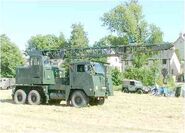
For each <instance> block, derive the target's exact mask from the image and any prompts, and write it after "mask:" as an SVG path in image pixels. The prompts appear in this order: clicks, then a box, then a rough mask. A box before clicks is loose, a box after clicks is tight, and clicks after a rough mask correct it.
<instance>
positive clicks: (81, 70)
mask: <svg viewBox="0 0 185 133" xmlns="http://www.w3.org/2000/svg"><path fill="white" fill-rule="evenodd" d="M77 72H85V65H77Z"/></svg>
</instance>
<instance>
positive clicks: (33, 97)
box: [28, 90, 41, 105]
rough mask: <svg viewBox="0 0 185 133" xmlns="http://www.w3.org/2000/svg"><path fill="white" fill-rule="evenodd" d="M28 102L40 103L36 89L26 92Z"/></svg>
mask: <svg viewBox="0 0 185 133" xmlns="http://www.w3.org/2000/svg"><path fill="white" fill-rule="evenodd" d="M28 103H29V104H31V105H39V104H41V95H40V93H39V92H38V91H37V90H31V91H30V92H29V94H28Z"/></svg>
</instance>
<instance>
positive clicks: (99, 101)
mask: <svg viewBox="0 0 185 133" xmlns="http://www.w3.org/2000/svg"><path fill="white" fill-rule="evenodd" d="M104 102H105V98H104V97H102V98H100V99H98V105H103V104H104Z"/></svg>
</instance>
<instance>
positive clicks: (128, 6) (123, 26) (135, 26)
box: [101, 0, 163, 44]
mask: <svg viewBox="0 0 185 133" xmlns="http://www.w3.org/2000/svg"><path fill="white" fill-rule="evenodd" d="M101 19H102V21H103V25H104V26H107V27H108V29H109V30H111V31H112V32H115V33H117V35H118V36H119V37H126V38H128V42H127V43H137V44H142V43H145V42H150V43H160V42H162V41H163V40H162V34H163V33H162V32H161V30H160V28H159V27H157V26H155V25H153V24H152V25H150V24H148V23H147V22H146V20H145V19H144V15H143V13H142V6H141V5H140V4H139V3H138V1H136V0H130V1H129V2H125V3H123V4H120V5H118V6H116V7H115V8H113V9H112V10H111V11H109V12H107V13H105V14H104V15H103V17H102V18H101Z"/></svg>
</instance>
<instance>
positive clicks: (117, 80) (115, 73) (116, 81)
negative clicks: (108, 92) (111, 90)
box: [111, 68, 122, 86]
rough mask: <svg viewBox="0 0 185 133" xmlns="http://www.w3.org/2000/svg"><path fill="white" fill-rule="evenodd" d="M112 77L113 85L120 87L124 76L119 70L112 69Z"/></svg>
mask: <svg viewBox="0 0 185 133" xmlns="http://www.w3.org/2000/svg"><path fill="white" fill-rule="evenodd" d="M111 76H112V82H113V85H115V86H118V85H120V84H121V81H122V74H121V72H120V71H119V70H118V69H117V68H114V69H112V71H111Z"/></svg>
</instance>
